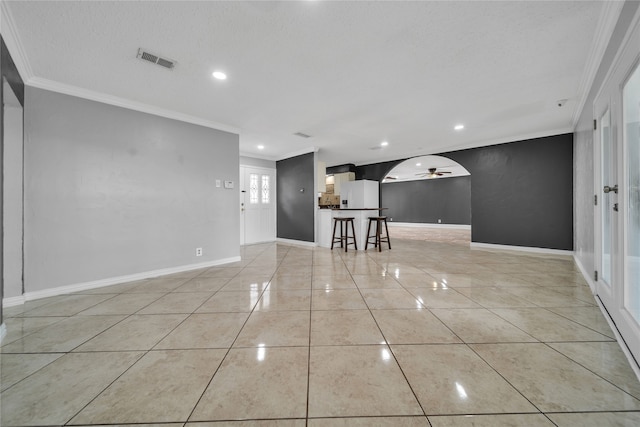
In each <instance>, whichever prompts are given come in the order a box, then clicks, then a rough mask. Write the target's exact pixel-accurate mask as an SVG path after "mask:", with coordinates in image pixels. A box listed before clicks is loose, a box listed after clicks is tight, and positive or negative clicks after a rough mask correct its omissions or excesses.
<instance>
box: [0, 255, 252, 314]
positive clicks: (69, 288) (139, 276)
mask: <svg viewBox="0 0 640 427" xmlns="http://www.w3.org/2000/svg"><path fill="white" fill-rule="evenodd" d="M237 261H240V257H239V256H236V257H231V258H223V259H218V260H214V261H207V262H201V263H198V264H187V265H181V266H179V267H171V268H162V269H159V270H151V271H145V272H143V273H135V274H128V275H126V276H117V277H110V278H108V279H101V280H94V281H91V282H85V283H76V284H73V285H66V286H59V287H56V288H51V289H43V290H41V291H34V292H25V294H24V295H22V296H21V297H12V298H5V299H3V300H2V306H3V307H10V306H11V305H18V304H22V303H24V302H25V301H32V300H36V299H40V298H47V297H53V296H56V295H64V294H69V293H72V292H79V291H86V290H89V289H95V288H101V287H103V286H110V285H118V284H120V283H127V282H134V281H136V280H143V279H150V278H152V277H160V276H166V275H169V274H175V273H182V272H183V271H191V270H198V269H200V268H207V267H215V266H216V265H222V264H229V263H231V262H237ZM8 304H11V305H8Z"/></svg>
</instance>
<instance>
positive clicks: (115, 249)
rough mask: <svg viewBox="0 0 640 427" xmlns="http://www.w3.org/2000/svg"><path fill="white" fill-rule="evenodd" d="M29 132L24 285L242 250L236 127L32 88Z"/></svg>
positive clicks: (35, 287) (80, 279) (36, 286)
mask: <svg viewBox="0 0 640 427" xmlns="http://www.w3.org/2000/svg"><path fill="white" fill-rule="evenodd" d="M25 138H26V140H25V176H26V180H25V186H26V194H25V291H26V292H33V291H40V290H43V289H48V288H53V287H59V286H64V285H71V284H79V283H86V282H89V281H94V280H100V279H107V278H112V277H117V276H122V275H129V274H134V273H143V272H147V271H152V270H157V269H164V268H171V267H179V266H185V265H189V264H195V263H203V262H208V261H209V262H210V261H215V260H220V259H225V258H230V257H236V256H239V254H240V244H239V234H240V232H239V193H238V191H237V189H232V190H226V189H224V188H216V187H215V180H216V179H220V180H231V181H234V182H235V183H236V188H237V185H238V177H239V166H238V165H239V154H238V153H239V151H238V135H235V134H231V133H227V132H222V131H218V130H214V129H209V128H205V127H201V126H197V125H192V124H188V123H183V122H179V121H175V120H171V119H166V118H162V117H158V116H153V115H150V114H145V113H140V112H136V111H132V110H127V109H124V108H119V107H114V106H111V105H106V104H101V103H98V102H94V101H89V100H85V99H80V98H75V97H72V96H67V95H62V94H59V93H54V92H49V91H45V90H40V89H36V88H31V87H28V88H27V92H26V108H25ZM196 247H201V248H203V252H204V254H203V256H202V257H196V256H195V249H196Z"/></svg>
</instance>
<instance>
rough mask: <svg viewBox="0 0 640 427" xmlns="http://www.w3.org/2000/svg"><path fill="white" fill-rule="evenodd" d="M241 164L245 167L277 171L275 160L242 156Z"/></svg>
mask: <svg viewBox="0 0 640 427" xmlns="http://www.w3.org/2000/svg"><path fill="white" fill-rule="evenodd" d="M240 164H241V165H243V166H253V167H257V168H265V169H275V168H276V162H275V160H264V159H256V158H255V157H248V156H240Z"/></svg>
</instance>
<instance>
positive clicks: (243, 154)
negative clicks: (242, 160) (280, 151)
mask: <svg viewBox="0 0 640 427" xmlns="http://www.w3.org/2000/svg"><path fill="white" fill-rule="evenodd" d="M239 154H240V156H241V157H251V158H252V159H258V160H269V161H271V162H277V161H278V160H280V157H279V156H265V155H259V154H256V153H249V152H248V151H240V153H239Z"/></svg>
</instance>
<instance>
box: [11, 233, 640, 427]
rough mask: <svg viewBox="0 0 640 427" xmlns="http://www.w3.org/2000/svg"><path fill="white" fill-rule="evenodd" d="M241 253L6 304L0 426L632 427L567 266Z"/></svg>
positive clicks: (615, 370)
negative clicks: (217, 262)
mask: <svg viewBox="0 0 640 427" xmlns="http://www.w3.org/2000/svg"><path fill="white" fill-rule="evenodd" d="M241 252H242V253H241V255H242V261H241V262H238V263H234V264H230V265H224V266H218V267H213V268H209V269H204V270H199V271H191V272H186V273H178V274H173V275H171V277H164V278H157V279H148V280H142V281H137V282H132V283H128V284H121V285H114V286H110V287H105V288H101V289H93V290H90V291H86V292H79V293H76V294H73V295H66V296H56V297H52V298H48V299H43V300H38V301H30V302H28V303H26V304H25V305H23V306H18V307H11V308H7V309H5V315H6V318H5V323H6V326H7V335H6V337H5V340H4V342H3V343H2V347H1V353H0V362H1V368H2V369H1V374H2V375H1V384H0V385H1V387H0V390H1V394H0V404H1V408H2V409H1V411H2V412H1V414H0V415H1V418H0V424H2V425H7V426H41V425H74V426H87V425H133V424H135V425H138V426H140V425H151V424H161V425H164V426H192V427H196V426H199V427H205V426H209V427H214V426H218V427H220V426H305V425H309V426H347V425H354V426H429V425H430V426H436V427H441V426H450V427H455V426H491V427H494V426H591V425H593V426H632V425H633V426H637V425H640V400H639V399H640V383H639V382H638V380H637V379H636V377H635V375H634V373H633V370H632V369H631V367H630V366H629V364H628V362H627V360H626V359H625V357H624V355H623V353H622V351H621V349H620V347H619V345H618V343H617V342H616V341H615V339H614V334H613V332H612V331H611V330H610V329H609V326H608V324H607V322H606V320H605V319H604V317H603V316H602V314H601V313H600V311H599V308H598V306H597V304H596V301H595V300H594V298H593V296H592V295H591V292H590V291H589V288H588V286H587V285H586V283H585V282H584V281H583V280H582V279H581V277H580V274H579V272H578V270H577V268H576V266H575V265H574V263H573V261H572V260H571V259H570V258H568V257H554V256H541V255H531V254H523V253H509V252H495V251H494V252H491V251H484V250H471V249H469V247H468V244H467V245H464V244H461V243H460V242H459V241H457V240H456V241H455V242H454V241H444V242H442V241H441V242H429V241H424V240H417V239H415V240H410V239H398V238H395V239H394V245H393V249H392V250H384V251H383V252H380V253H378V252H374V251H371V252H365V251H362V250H360V251H349V252H348V253H344V252H340V251H338V250H334V251H331V250H328V249H324V248H315V249H311V248H304V247H296V246H290V245H283V244H276V243H269V244H260V245H251V246H246V247H243V248H242V249H241Z"/></svg>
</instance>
